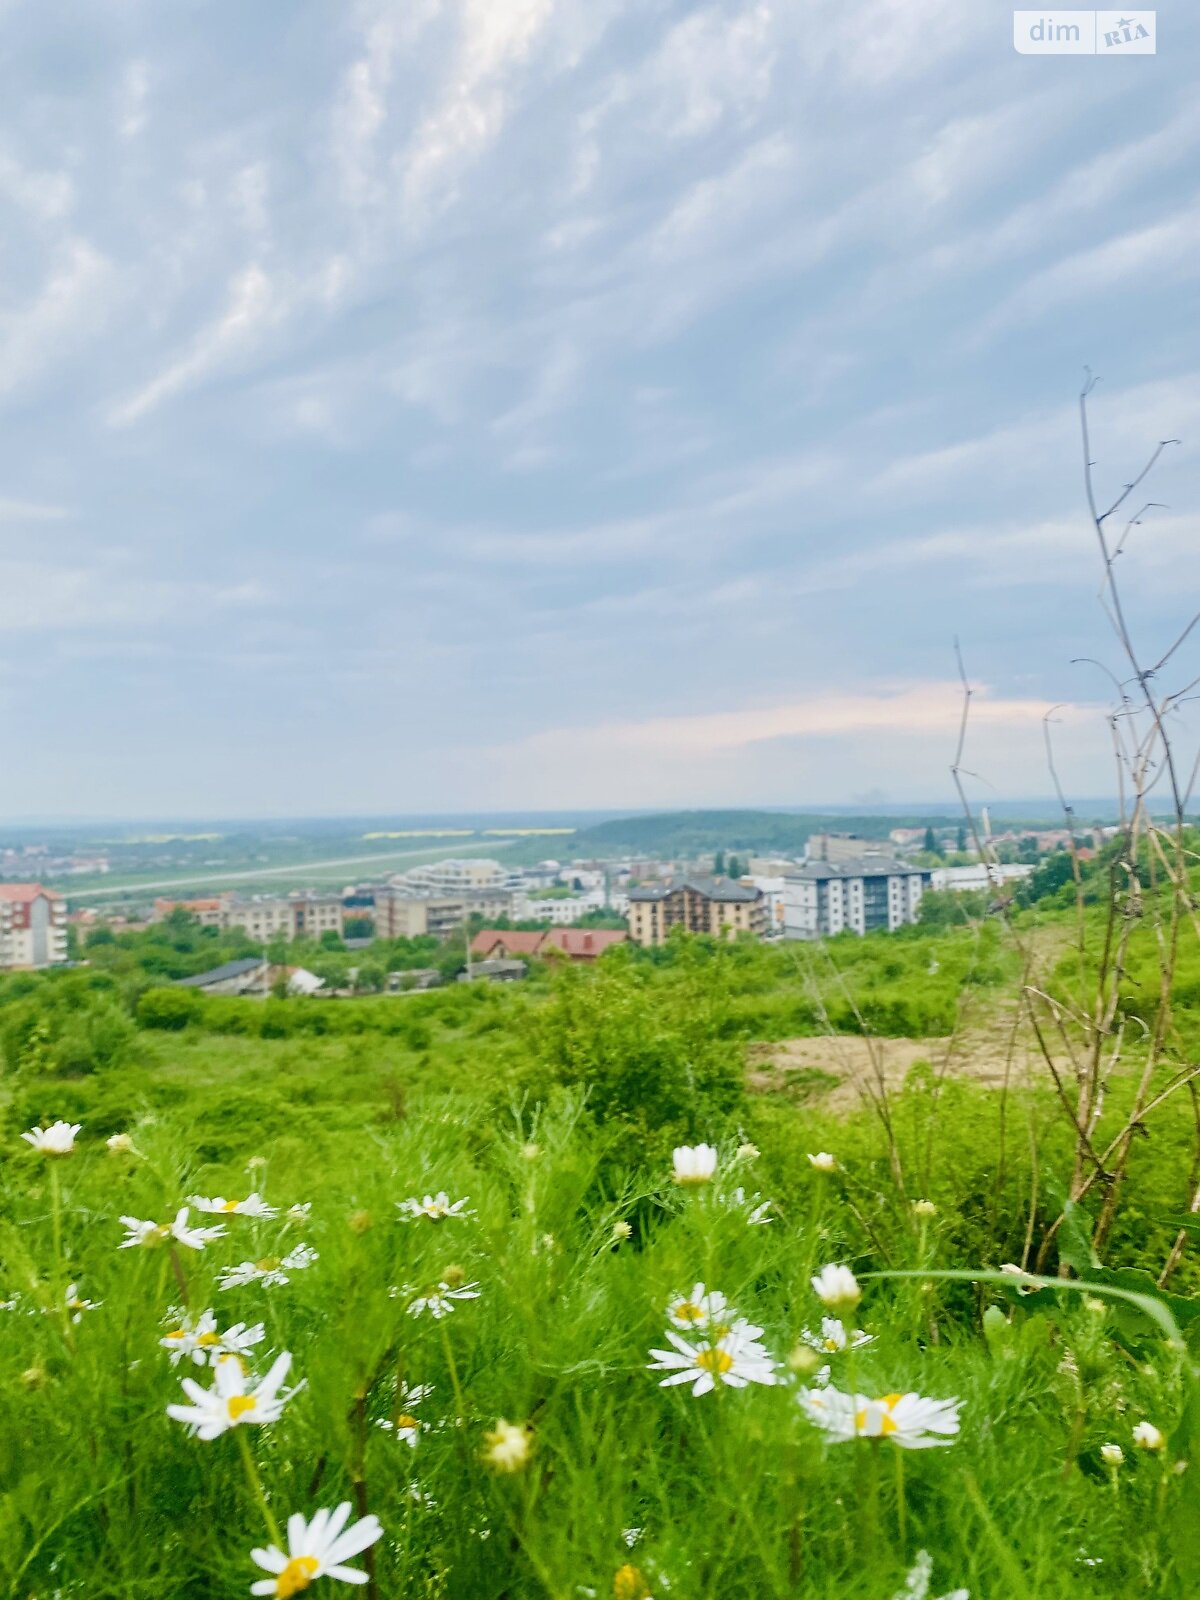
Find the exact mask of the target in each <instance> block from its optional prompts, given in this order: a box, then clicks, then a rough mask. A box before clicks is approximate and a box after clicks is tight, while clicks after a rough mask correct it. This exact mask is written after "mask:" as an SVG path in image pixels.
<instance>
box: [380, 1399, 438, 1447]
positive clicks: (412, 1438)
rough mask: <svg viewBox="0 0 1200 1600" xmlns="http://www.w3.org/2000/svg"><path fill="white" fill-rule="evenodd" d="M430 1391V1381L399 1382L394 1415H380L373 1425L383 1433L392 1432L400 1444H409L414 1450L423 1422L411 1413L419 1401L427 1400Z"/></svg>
mask: <svg viewBox="0 0 1200 1600" xmlns="http://www.w3.org/2000/svg"><path fill="white" fill-rule="evenodd" d="M432 1393H433V1385H432V1384H431V1383H415V1384H407V1383H404V1384H401V1386H400V1389H399V1391H398V1392H397V1395H396V1406H395V1413H394V1415H393V1416H391V1417H380V1419H379V1421H378V1422H377V1423H376V1424H375V1426H376V1427H377V1428H382V1429H383V1430H384V1432H385V1433H394V1434H395V1435H396V1438H397V1439H399V1440H400V1442H401V1443H402V1444H407V1445H411V1446H412V1447H413V1449H414V1450H415V1449H416V1446H417V1440H418V1439H419V1438H420V1436H421V1428H422V1427H423V1423H422V1422H421V1419H420V1418H419V1417H416V1416H414V1415H413V1413H414V1412H415V1411H416V1409H417V1407H418V1406H419V1405H420V1404H421V1401H422V1400H427V1399H428V1398H429V1396H430V1395H431V1394H432Z"/></svg>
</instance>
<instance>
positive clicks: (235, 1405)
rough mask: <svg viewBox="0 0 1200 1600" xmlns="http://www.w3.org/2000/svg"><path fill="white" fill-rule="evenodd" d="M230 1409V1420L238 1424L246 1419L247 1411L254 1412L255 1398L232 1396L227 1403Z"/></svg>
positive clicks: (250, 1396)
mask: <svg viewBox="0 0 1200 1600" xmlns="http://www.w3.org/2000/svg"><path fill="white" fill-rule="evenodd" d="M227 1404H228V1407H229V1420H230V1421H231V1422H237V1421H238V1420H239V1418H241V1417H244V1416H245V1415H246V1413H247V1411H253V1410H254V1396H253V1395H252V1394H231V1395H230V1396H229V1399H228V1401H227Z"/></svg>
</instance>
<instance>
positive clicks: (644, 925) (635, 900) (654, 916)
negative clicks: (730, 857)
mask: <svg viewBox="0 0 1200 1600" xmlns="http://www.w3.org/2000/svg"><path fill="white" fill-rule="evenodd" d="M766 925H767V911H766V904H765V901H764V897H763V893H762V890H761V889H756V888H754V887H753V885H751V884H744V883H733V882H731V881H730V880H729V879H728V878H706V877H699V876H697V877H691V878H680V879H679V880H677V881H668V882H666V883H656V884H648V885H645V886H644V887H642V888H637V889H631V890H630V891H629V937H630V939H631V940H632V941H633V943H634V944H646V945H655V944H662V943H664V942H665V940H666V939H667V938H668V936H669V935H670V932H671V929H672V928H674V927H684V928H686V929H687V930H688V931H689V932H690V933H709V934H713V935H714V936H716V937H718V938H719V937H725V938H729V939H732V938H736V936H737V935H738V934H739V933H752V934H753V935H754V936H755V937H756V938H761V937H762V936H763V934H764V933H765V931H766Z"/></svg>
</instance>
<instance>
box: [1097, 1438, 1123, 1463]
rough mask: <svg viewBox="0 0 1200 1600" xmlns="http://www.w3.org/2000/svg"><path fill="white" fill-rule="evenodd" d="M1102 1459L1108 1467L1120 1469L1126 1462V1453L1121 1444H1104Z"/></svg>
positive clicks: (1101, 1451)
mask: <svg viewBox="0 0 1200 1600" xmlns="http://www.w3.org/2000/svg"><path fill="white" fill-rule="evenodd" d="M1100 1459H1101V1461H1103V1463H1104V1465H1105V1466H1106V1467H1119V1466H1120V1465H1121V1464H1122V1462H1123V1461H1124V1460H1125V1452H1124V1450H1122V1449H1121V1446H1120V1445H1119V1444H1102V1445H1101V1446H1100Z"/></svg>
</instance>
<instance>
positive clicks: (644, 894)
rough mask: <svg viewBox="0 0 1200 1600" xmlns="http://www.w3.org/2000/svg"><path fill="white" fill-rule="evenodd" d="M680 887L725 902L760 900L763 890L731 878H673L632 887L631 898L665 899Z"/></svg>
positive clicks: (708, 898) (709, 898) (707, 898)
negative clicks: (736, 881)
mask: <svg viewBox="0 0 1200 1600" xmlns="http://www.w3.org/2000/svg"><path fill="white" fill-rule="evenodd" d="M680 889H690V890H691V891H692V893H693V894H699V895H703V896H704V898H705V899H706V900H717V901H721V902H725V903H729V902H741V901H747V900H759V899H761V898H762V890H761V889H755V888H753V887H752V886H751V885H750V884H746V883H734V882H733V880H732V879H731V878H707V877H698V876H697V877H688V878H672V879H670V880H668V882H666V883H654V884H648V885H647V886H646V887H645V888H641V889H630V891H629V898H630V899H631V900H665V899H666V898H667V896H668V895H669V894H676V893H677V892H678V891H679V890H680Z"/></svg>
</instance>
